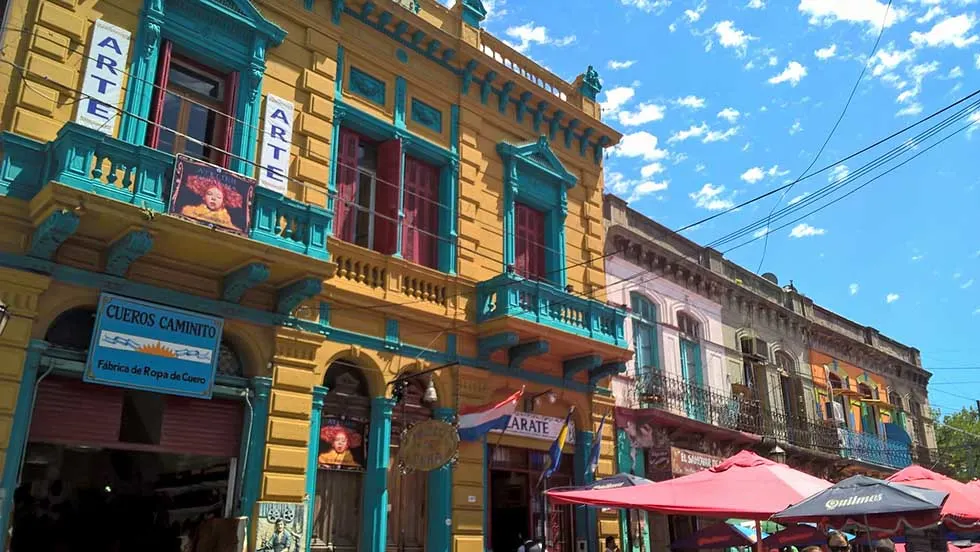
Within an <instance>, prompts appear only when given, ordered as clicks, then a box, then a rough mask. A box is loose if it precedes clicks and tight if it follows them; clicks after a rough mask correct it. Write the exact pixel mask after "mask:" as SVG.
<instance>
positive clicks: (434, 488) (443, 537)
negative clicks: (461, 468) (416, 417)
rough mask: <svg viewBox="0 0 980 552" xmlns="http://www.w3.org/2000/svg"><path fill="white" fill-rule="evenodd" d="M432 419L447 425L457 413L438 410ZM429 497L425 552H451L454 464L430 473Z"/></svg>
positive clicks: (427, 501)
mask: <svg viewBox="0 0 980 552" xmlns="http://www.w3.org/2000/svg"><path fill="white" fill-rule="evenodd" d="M432 417H433V418H435V419H436V420H439V421H441V422H446V423H450V424H451V423H453V420H454V419H455V418H456V411H455V410H453V409H452V408H436V409H435V410H434V411H433V412H432ZM427 483H428V485H427V487H428V489H427V490H428V496H427V497H426V503H425V505H426V510H427V511H428V513H427V514H426V515H427V519H426V524H427V527H426V532H425V550H426V552H449V550H450V547H451V546H452V542H451V541H452V522H453V512H452V508H453V465H452V462H450V463H448V464H446V465H445V466H443V467H441V468H439V469H437V470H432V471H430V472H429V480H428V482H427Z"/></svg>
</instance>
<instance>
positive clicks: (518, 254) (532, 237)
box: [514, 203, 544, 280]
mask: <svg viewBox="0 0 980 552" xmlns="http://www.w3.org/2000/svg"><path fill="white" fill-rule="evenodd" d="M514 270H515V271H516V272H517V273H518V274H520V275H521V276H524V277H525V278H532V279H535V280H540V279H542V278H544V214H542V213H541V212H540V211H537V210H535V209H532V208H530V207H528V206H527V205H524V204H523V203H517V204H515V205H514Z"/></svg>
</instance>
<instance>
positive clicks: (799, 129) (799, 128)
mask: <svg viewBox="0 0 980 552" xmlns="http://www.w3.org/2000/svg"><path fill="white" fill-rule="evenodd" d="M802 131H803V123H801V122H800V121H799V120H796V121H795V122H794V123H793V126H791V127H789V133H790V135H791V136H792V135H793V134H797V133H799V132H802Z"/></svg>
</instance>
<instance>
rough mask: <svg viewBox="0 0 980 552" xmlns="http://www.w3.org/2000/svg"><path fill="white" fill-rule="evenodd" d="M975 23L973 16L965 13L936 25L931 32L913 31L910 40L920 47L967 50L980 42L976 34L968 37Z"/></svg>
mask: <svg viewBox="0 0 980 552" xmlns="http://www.w3.org/2000/svg"><path fill="white" fill-rule="evenodd" d="M975 22H976V19H975V18H974V17H973V15H969V14H965V13H964V14H961V15H957V16H955V17H947V18H946V19H943V20H942V21H940V22H939V23H936V24H935V25H934V26H933V27H932V29H930V30H929V32H925V33H920V32H919V31H912V34H910V35H909V40H910V41H911V42H912V44H914V45H916V46H919V47H922V46H933V47H940V48H942V47H945V46H955V47H956V48H965V47H967V46H969V45H971V44H973V43H975V42H976V41H977V40H980V38H978V37H977V35H975V34H974V35H969V36H967V35H968V34H969V32H970V30H971V29H972V28H973V24H974V23H975Z"/></svg>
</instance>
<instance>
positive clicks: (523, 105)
mask: <svg viewBox="0 0 980 552" xmlns="http://www.w3.org/2000/svg"><path fill="white" fill-rule="evenodd" d="M530 99H531V93H530V92H521V95H520V96H519V97H518V98H517V122H518V123H523V122H524V114H525V113H527V102H528V100H530Z"/></svg>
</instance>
